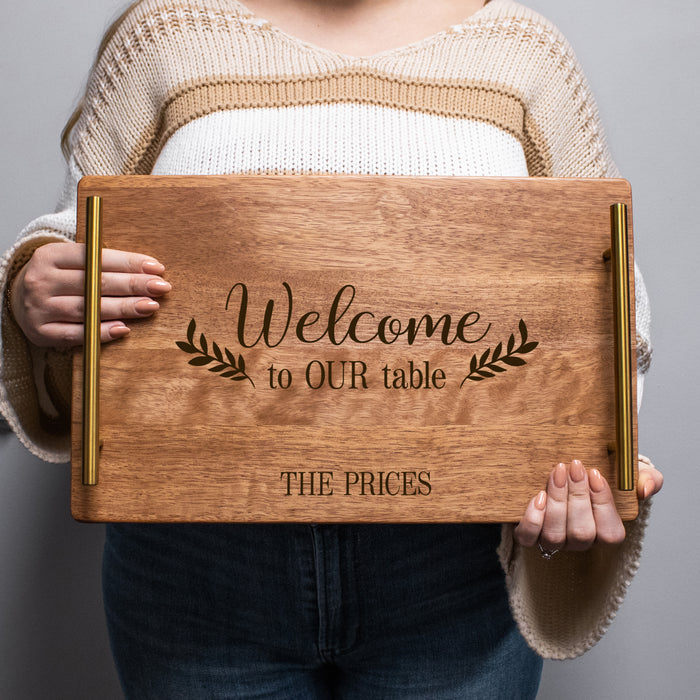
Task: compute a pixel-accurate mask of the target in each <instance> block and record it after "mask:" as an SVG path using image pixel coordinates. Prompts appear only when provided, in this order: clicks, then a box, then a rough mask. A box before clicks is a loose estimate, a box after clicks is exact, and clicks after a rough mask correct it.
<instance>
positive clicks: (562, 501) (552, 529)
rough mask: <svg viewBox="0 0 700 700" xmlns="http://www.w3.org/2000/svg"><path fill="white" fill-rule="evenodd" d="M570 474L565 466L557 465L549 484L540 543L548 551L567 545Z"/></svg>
mask: <svg viewBox="0 0 700 700" xmlns="http://www.w3.org/2000/svg"><path fill="white" fill-rule="evenodd" d="M568 497H569V487H568V474H567V469H566V465H565V464H557V466H556V467H554V469H553V471H552V473H551V474H550V475H549V481H548V483H547V508H546V510H545V514H544V523H543V525H542V534H541V535H540V542H541V544H542V546H543V547H544V548H545V549H546V550H548V551H554V550H556V549H563V547H564V545H565V544H566V521H567V510H568Z"/></svg>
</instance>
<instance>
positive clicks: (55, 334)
mask: <svg viewBox="0 0 700 700" xmlns="http://www.w3.org/2000/svg"><path fill="white" fill-rule="evenodd" d="M129 332H130V331H129V328H128V327H127V326H126V325H125V324H124V323H122V322H121V321H107V322H105V323H101V324H100V341H101V342H103V343H108V342H110V341H111V340H118V339H119V338H123V337H124V336H126V335H129ZM84 334H85V330H84V327H83V325H82V324H81V323H47V324H46V325H44V326H42V337H44V338H46V339H47V340H48V343H47V344H48V345H50V346H51V347H55V348H72V347H75V346H77V345H82V344H83V340H84Z"/></svg>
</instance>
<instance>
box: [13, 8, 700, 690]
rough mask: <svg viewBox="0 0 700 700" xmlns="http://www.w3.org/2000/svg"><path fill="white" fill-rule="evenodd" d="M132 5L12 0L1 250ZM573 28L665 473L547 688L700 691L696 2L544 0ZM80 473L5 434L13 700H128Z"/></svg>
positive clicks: (656, 451)
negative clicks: (617, 215)
mask: <svg viewBox="0 0 700 700" xmlns="http://www.w3.org/2000/svg"><path fill="white" fill-rule="evenodd" d="M123 4H124V3H123V2H121V0H36V1H35V2H27V3H16V4H14V5H13V10H12V12H11V13H10V12H6V13H5V14H4V17H3V23H2V28H1V29H0V71H1V74H0V76H1V77H0V80H1V81H2V82H1V85H2V95H3V98H2V101H1V106H0V109H1V110H2V128H1V129H0V138H2V164H3V167H2V172H1V173H0V177H1V178H2V190H1V191H2V193H3V196H2V199H1V203H0V206H1V212H0V221H1V222H2V227H1V228H0V249H5V248H7V247H8V246H9V245H10V244H11V242H12V241H13V240H14V238H15V237H16V235H17V233H18V232H19V230H20V229H21V228H22V227H23V225H24V224H25V223H26V222H28V221H29V220H31V219H32V218H34V217H35V216H36V215H38V214H40V213H43V212H45V211H50V210H52V209H53V206H54V203H55V200H56V198H57V196H58V193H59V187H60V183H61V179H62V170H63V162H62V158H61V155H60V152H59V148H58V135H59V132H60V130H61V128H62V126H63V124H64V122H65V120H66V118H67V117H68V115H69V114H70V112H71V110H72V107H73V105H74V104H75V101H76V99H77V97H78V94H79V92H80V90H81V87H82V85H83V82H84V79H85V76H86V71H87V69H88V66H89V65H90V63H91V61H92V57H93V56H94V52H95V49H96V46H97V42H98V39H99V37H100V35H101V34H102V32H103V30H104V29H105V26H106V24H107V23H108V21H109V19H110V18H111V17H112V16H113V15H114V13H116V12H117V10H118V9H119V8H121V7H122V6H123ZM529 4H530V5H531V6H532V7H534V8H535V9H537V10H539V11H541V12H543V13H544V14H545V15H547V16H549V17H550V18H551V19H553V20H554V21H555V22H556V23H557V24H558V25H559V26H560V28H561V29H562V30H563V31H564V33H565V34H566V35H567V36H568V37H569V39H570V41H571V42H572V44H573V45H574V47H575V49H576V52H577V54H578V56H579V58H580V60H581V62H582V63H583V66H584V69H585V71H586V73H587V75H588V77H589V80H590V82H591V83H592V85H593V89H594V92H595V93H596V96H597V98H598V102H599V105H600V109H601V113H602V117H603V121H604V123H605V126H606V129H607V133H608V137H609V140H610V143H611V146H612V150H613V153H614V155H615V158H616V160H617V162H618V164H619V166H620V168H621V170H622V172H623V173H624V175H625V176H626V177H627V178H628V179H629V180H630V181H631V182H632V186H633V191H634V198H635V234H636V250H637V259H638V260H639V262H640V264H641V265H642V267H643V269H644V272H645V276H646V280H647V285H648V288H649V293H650V296H651V299H652V304H653V310H654V319H653V337H654V341H655V361H654V365H653V367H652V371H651V374H650V375H649V377H648V380H647V384H646V390H645V397H644V398H645V401H644V407H643V410H642V415H641V418H640V450H641V451H642V452H643V453H646V454H648V455H650V456H651V457H652V459H653V460H654V461H655V462H656V463H657V464H658V465H659V466H660V467H661V468H663V470H664V471H665V474H666V478H667V481H666V486H665V488H664V491H663V492H662V493H661V494H660V495H659V496H658V497H657V498H656V503H655V506H654V511H655V512H654V517H653V520H652V525H651V528H650V532H649V534H648V536H647V539H646V546H645V551H644V556H643V560H642V567H641V570H640V571H639V573H638V575H637V577H636V579H635V581H634V582H633V584H632V587H631V590H630V592H629V595H628V597H627V599H626V602H625V604H624V606H623V608H622V610H621V611H620V613H619V614H618V616H617V618H616V620H615V622H614V623H613V626H612V628H611V629H610V631H609V632H608V634H607V636H606V637H605V638H604V639H603V641H602V642H601V643H600V644H599V645H598V646H597V647H596V648H595V649H594V650H592V651H591V652H589V653H588V654H587V655H585V656H584V657H583V658H581V659H578V660H575V661H571V662H548V663H546V665H545V672H544V678H543V682H542V688H541V692H540V695H539V697H540V698H541V699H542V700H544V699H550V698H551V699H553V698H557V699H561V698H592V697H595V698H598V699H600V700H605V699H606V698H625V697H635V698H637V699H639V700H642V699H647V698H648V699H651V698H665V697H672V698H690V697H697V688H698V687H700V663H699V657H698V648H697V642H696V639H697V630H698V625H699V623H700V596H698V595H697V585H698V580H699V579H698V573H699V569H700V556H699V555H698V552H697V548H696V546H695V532H696V530H697V526H698V515H697V508H696V504H695V488H696V484H697V474H698V472H697V471H696V468H697V464H696V462H697V455H698V454H700V440H699V438H698V435H699V434H700V430H698V425H697V417H698V410H697V409H698V388H699V387H698V374H697V370H696V363H695V361H694V355H695V348H696V346H698V345H699V344H700V334H699V332H698V323H697V320H698V313H697V308H696V304H697V303H698V301H700V294H699V291H700V290H699V284H698V274H697V269H696V267H697V261H698V259H699V258H700V256H699V253H700V243H699V242H698V236H697V235H696V234H697V221H698V214H699V213H700V212H699V210H698V206H699V205H698V201H699V199H698V195H697V193H698V190H700V178H699V177H698V172H697V165H698V163H699V162H700V151H699V148H698V134H697V131H696V130H695V129H696V128H697V121H698V117H697V115H698V110H699V108H700V103H699V100H698V85H699V84H700V75H698V66H700V42H699V41H698V28H700V8H699V7H698V5H697V3H695V2H691V1H690V0H669V1H668V2H665V3H661V2H658V1H655V2H652V0H588V1H587V2H585V3H583V2H575V3H574V2H563V1H562V0H531V1H530V2H529ZM68 504H69V474H68V470H67V468H66V467H65V466H56V465H46V464H43V463H41V462H39V461H38V460H36V459H34V458H33V457H32V456H30V455H29V454H28V453H27V452H26V451H25V450H24V449H23V448H22V447H21V445H20V444H19V443H18V442H17V440H16V439H15V438H14V437H13V436H11V435H7V434H4V435H0V697H2V698H8V699H11V700H33V699H35V698H36V699H37V700H38V699H40V698H41V699H42V700H43V699H45V698H52V699H53V700H61V699H63V698H65V699H66V700H69V699H70V700H83V699H86V700H87V699H91V698H97V697H99V698H103V699H105V700H109V699H110V698H118V697H120V692H119V690H118V684H117V679H116V676H115V672H114V670H113V669H112V665H111V659H110V655H109V649H108V642H107V639H106V633H105V628H104V622H103V618H102V610H101V592H100V556H101V551H100V550H101V543H102V527H101V526H93V525H79V524H77V523H74V522H73V521H72V520H71V517H70V515H69V505H68Z"/></svg>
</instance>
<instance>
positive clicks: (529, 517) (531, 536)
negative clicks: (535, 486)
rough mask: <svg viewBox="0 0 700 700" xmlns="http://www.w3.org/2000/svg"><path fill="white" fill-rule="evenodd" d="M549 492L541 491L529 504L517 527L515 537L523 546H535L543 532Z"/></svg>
mask: <svg viewBox="0 0 700 700" xmlns="http://www.w3.org/2000/svg"><path fill="white" fill-rule="evenodd" d="M546 507H547V492H546V491H540V492H539V493H538V494H537V495H536V496H535V497H534V498H533V499H532V500H531V501H530V503H529V504H528V506H527V508H526V509H525V514H524V515H523V517H522V519H521V521H520V522H519V523H518V525H517V526H516V528H515V539H516V540H517V541H518V542H519V543H520V544H521V545H522V546H523V547H534V545H536V544H537V540H538V539H539V537H540V533H541V532H542V525H543V524H544V513H545V508H546Z"/></svg>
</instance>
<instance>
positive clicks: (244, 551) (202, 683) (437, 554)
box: [104, 525, 542, 700]
mask: <svg viewBox="0 0 700 700" xmlns="http://www.w3.org/2000/svg"><path fill="white" fill-rule="evenodd" d="M499 534H500V528H499V526H493V525H490V526H488V525H110V526H108V527H107V541H106V546H105V558H104V593H105V607H106V612H107V620H108V625H109V629H110V636H111V640H112V648H113V652H114V656H115V661H116V664H117V669H118V672H119V675H120V678H121V681H122V685H123V688H124V691H125V694H126V696H127V697H128V698H134V699H136V700H147V699H149V698H154V699H157V700H176V699H178V698H188V699H190V698H191V699H194V700H205V699H208V698H274V700H292V699H298V700H312V699H316V698H342V699H347V700H351V699H357V700H360V699H361V700H374V699H379V698H381V699H382V700H392V699H396V700H399V699H400V700H410V699H412V698H415V699H416V700H417V699H420V700H441V699H443V698H444V699H446V698H451V699H453V698H454V699H456V698H476V699H478V700H489V699H492V698H493V699H494V700H495V699H498V700H508V699H511V698H512V699H515V698H534V697H535V695H536V693H537V687H538V684H539V679H540V673H541V668H542V662H541V659H540V658H539V657H538V656H537V655H536V654H535V653H534V652H533V651H532V650H531V649H530V648H529V647H528V646H527V645H526V644H525V642H524V640H523V638H522V637H521V636H520V634H519V632H518V630H517V628H516V626H515V624H514V622H513V619H512V616H511V613H510V610H509V607H508V601H507V596H506V591H505V585H504V576H503V572H502V570H501V568H500V565H499V563H498V560H497V557H496V554H495V549H496V546H497V544H498V539H499Z"/></svg>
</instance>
